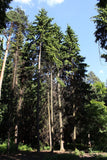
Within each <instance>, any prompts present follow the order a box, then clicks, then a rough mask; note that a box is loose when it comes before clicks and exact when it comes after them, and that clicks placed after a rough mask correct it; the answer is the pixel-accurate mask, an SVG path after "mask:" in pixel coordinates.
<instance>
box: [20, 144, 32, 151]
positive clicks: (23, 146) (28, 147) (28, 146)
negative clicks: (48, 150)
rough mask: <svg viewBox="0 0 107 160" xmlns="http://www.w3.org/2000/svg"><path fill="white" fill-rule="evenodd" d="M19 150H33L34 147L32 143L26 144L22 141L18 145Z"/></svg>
mask: <svg viewBox="0 0 107 160" xmlns="http://www.w3.org/2000/svg"><path fill="white" fill-rule="evenodd" d="M18 150H19V151H33V149H32V147H31V146H30V145H26V144H23V143H20V144H19V145H18Z"/></svg>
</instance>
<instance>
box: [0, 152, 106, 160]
mask: <svg viewBox="0 0 107 160" xmlns="http://www.w3.org/2000/svg"><path fill="white" fill-rule="evenodd" d="M0 160H107V156H106V157H103V156H101V155H92V156H86V155H84V156H77V155H75V154H72V153H60V152H53V153H52V152H49V151H44V152H39V153H38V152H27V151H26V152H19V153H17V154H6V155H0Z"/></svg>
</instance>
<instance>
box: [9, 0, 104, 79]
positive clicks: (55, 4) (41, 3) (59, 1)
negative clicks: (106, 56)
mask: <svg viewBox="0 0 107 160" xmlns="http://www.w3.org/2000/svg"><path fill="white" fill-rule="evenodd" d="M96 3H97V0H13V1H12V2H11V4H10V6H12V7H13V9H14V8H16V7H20V8H21V9H23V10H24V11H25V14H26V15H27V16H28V19H29V21H30V22H33V21H34V19H35V15H37V14H38V12H39V10H40V9H41V8H44V9H45V10H46V11H47V12H48V17H50V18H54V20H53V23H57V25H58V26H60V27H61V30H62V32H63V33H65V30H66V28H67V25H70V26H71V28H72V29H73V31H74V32H75V34H76V35H77V36H78V41H79V45H80V54H81V55H82V56H83V57H85V58H86V59H85V62H86V63H87V64H88V65H89V67H88V68H87V73H88V72H90V71H93V72H94V73H95V75H96V76H98V77H99V78H100V80H101V81H102V82H106V79H107V76H106V74H107V62H105V60H103V59H102V58H100V55H101V54H102V53H104V52H105V51H103V50H101V49H99V47H98V44H97V43H95V36H94V32H95V24H94V22H93V21H92V17H93V16H95V15H97V10H96Z"/></svg>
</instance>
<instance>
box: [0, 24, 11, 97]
mask: <svg viewBox="0 0 107 160" xmlns="http://www.w3.org/2000/svg"><path fill="white" fill-rule="evenodd" d="M12 27H13V24H12V23H11V28H10V35H9V37H8V40H7V46H6V52H5V56H4V60H3V65H2V69H1V74H0V99H1V89H2V83H3V76H4V70H5V66H6V60H7V56H8V51H9V45H10V40H11V29H12Z"/></svg>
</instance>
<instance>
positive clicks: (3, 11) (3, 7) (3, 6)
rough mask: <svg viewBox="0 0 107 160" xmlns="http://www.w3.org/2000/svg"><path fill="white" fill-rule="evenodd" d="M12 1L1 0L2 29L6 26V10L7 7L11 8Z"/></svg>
mask: <svg viewBox="0 0 107 160" xmlns="http://www.w3.org/2000/svg"><path fill="white" fill-rule="evenodd" d="M11 1H12V0H3V1H2V0H1V1H0V29H3V28H4V27H6V21H7V16H6V11H7V9H9V8H10V6H9V4H10V2H11Z"/></svg>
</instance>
